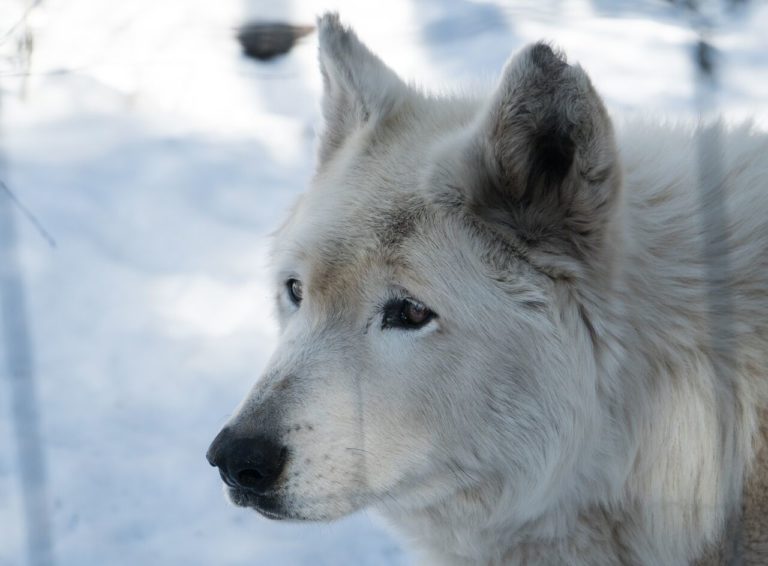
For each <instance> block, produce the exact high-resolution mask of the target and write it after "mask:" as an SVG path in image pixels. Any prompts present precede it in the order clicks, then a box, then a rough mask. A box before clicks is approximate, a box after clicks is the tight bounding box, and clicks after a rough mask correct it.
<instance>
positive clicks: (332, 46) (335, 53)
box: [317, 13, 407, 164]
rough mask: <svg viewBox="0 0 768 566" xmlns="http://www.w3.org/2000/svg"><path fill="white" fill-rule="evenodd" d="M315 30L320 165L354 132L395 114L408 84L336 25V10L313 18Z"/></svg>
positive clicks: (337, 18) (351, 34)
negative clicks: (320, 80) (319, 82)
mask: <svg viewBox="0 0 768 566" xmlns="http://www.w3.org/2000/svg"><path fill="white" fill-rule="evenodd" d="M317 29H318V34H319V38H320V53H319V56H320V71H321V73H322V75H323V90H324V92H323V117H324V119H325V131H324V132H323V135H322V138H321V142H320V162H321V164H322V163H323V162H324V161H326V160H328V159H329V158H330V157H331V155H332V154H333V153H334V151H336V150H337V149H338V148H339V147H341V146H342V145H343V143H344V140H345V139H346V138H347V136H348V135H349V134H350V133H352V132H353V131H354V130H356V129H357V128H360V127H361V126H363V125H364V124H367V123H374V124H375V123H376V122H377V121H379V120H382V119H383V118H385V117H386V116H388V115H390V114H391V113H392V112H394V111H395V109H396V108H397V106H398V103H399V102H400V101H401V100H402V99H403V98H404V96H405V93H406V91H407V86H406V85H405V84H404V83H403V81H401V80H400V78H399V77H398V76H397V75H396V74H395V73H394V72H393V71H392V70H391V69H390V68H389V67H387V66H386V65H385V64H384V63H383V62H382V61H381V59H379V58H378V57H376V55H374V54H373V53H371V51H370V50H369V49H368V48H367V47H366V46H365V45H364V44H363V43H362V42H361V41H360V40H359V39H358V38H357V35H355V33H354V32H353V31H352V30H351V29H350V28H348V27H345V26H343V25H342V24H341V22H340V21H339V16H338V14H336V13H327V14H324V15H323V16H321V17H320V18H318V21H317Z"/></svg>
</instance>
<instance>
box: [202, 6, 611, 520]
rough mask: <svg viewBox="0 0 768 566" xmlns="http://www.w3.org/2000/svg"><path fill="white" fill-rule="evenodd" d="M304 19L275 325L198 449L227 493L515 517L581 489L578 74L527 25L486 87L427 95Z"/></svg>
mask: <svg viewBox="0 0 768 566" xmlns="http://www.w3.org/2000/svg"><path fill="white" fill-rule="evenodd" d="M318 27H319V35H320V68H321V72H322V76H323V81H324V97H323V115H324V119H325V130H324V133H323V134H322V137H321V141H320V150H319V163H318V167H317V172H316V175H315V178H314V181H313V183H312V187H311V188H310V189H309V191H308V192H307V193H306V194H305V195H303V196H302V197H301V199H300V200H299V201H298V203H297V204H296V206H295V207H294V209H293V210H292V212H291V214H290V217H289V218H288V220H287V221H286V222H285V224H284V225H283V226H282V227H281V229H280V230H279V231H278V233H277V234H276V237H275V242H274V250H273V259H274V266H275V269H274V288H275V300H276V302H277V305H278V312H279V320H280V343H279V346H278V348H277V351H276V352H275V353H274V355H273V357H272V358H271V361H270V362H269V364H268V367H267V369H266V371H265V372H264V375H263V377H262V378H261V379H260V380H259V381H258V382H257V383H256V385H255V387H254V388H253V390H252V391H251V393H250V394H249V395H248V396H247V397H246V399H245V400H244V401H243V403H242V405H241V406H240V408H239V409H238V410H237V411H236V413H235V415H234V416H233V417H232V418H231V420H230V421H229V423H228V424H227V425H226V427H225V428H224V429H223V430H222V431H221V433H220V434H219V435H218V436H217V438H216V439H215V441H214V442H213V444H212V445H211V448H210V450H209V453H208V458H209V461H210V462H211V463H212V464H213V465H215V466H218V467H219V469H220V472H221V475H222V478H223V479H224V481H225V483H226V484H227V486H228V487H227V489H228V493H229V496H230V498H231V499H232V501H234V502H235V503H236V504H239V505H243V506H249V507H253V508H255V509H257V510H258V511H260V512H261V513H263V514H264V515H266V516H269V517H272V518H289V519H304V520H327V519H333V518H336V517H340V516H342V515H345V514H347V513H350V512H352V511H355V510H357V509H359V508H362V507H364V506H368V505H376V506H379V507H383V508H384V509H385V510H387V511H389V512H392V513H397V512H398V511H407V510H417V509H421V510H424V509H429V508H437V507H439V506H440V505H441V504H444V503H445V502H448V501H450V502H453V503H454V504H456V502H461V501H464V502H469V501H473V502H474V503H475V504H476V505H475V507H473V508H472V509H474V510H476V511H477V510H481V511H478V512H480V513H486V512H489V511H488V510H489V509H492V506H493V504H496V503H498V502H499V501H503V502H505V504H507V505H509V506H510V508H514V509H516V510H517V511H516V513H517V514H518V515H519V517H520V520H526V519H530V518H533V517H535V516H536V515H537V514H538V513H541V512H542V511H543V510H545V509H548V508H550V507H552V506H553V505H558V503H560V502H562V500H563V499H564V498H571V497H583V496H585V495H584V493H585V492H586V491H588V487H587V486H589V485H590V482H597V481H599V478H600V477H601V473H602V472H601V463H600V462H601V461H600V458H601V457H600V454H601V453H602V452H603V449H604V448H605V442H607V441H608V440H607V439H608V437H609V436H610V428H611V425H610V415H607V414H605V411H606V409H605V406H606V405H605V403H601V401H600V397H601V395H604V394H605V392H604V391H603V388H602V386H601V383H600V381H599V377H598V373H599V372H598V367H597V361H596V356H597V354H596V346H595V342H594V334H595V328H594V324H596V323H595V322H594V321H590V315H589V308H590V307H589V302H590V301H593V300H596V299H595V297H590V296H588V295H589V294H588V293H587V292H586V291H585V289H587V288H589V289H593V290H594V289H596V288H599V287H600V285H601V284H602V282H603V280H604V279H605V278H607V277H608V275H607V274H608V273H609V272H610V265H611V261H612V260H611V252H610V250H611V248H612V242H611V239H612V237H613V236H612V234H613V232H612V228H611V226H612V217H613V216H614V214H613V213H614V211H615V209H616V201H617V199H618V197H619V188H620V178H619V166H618V161H617V159H618V158H617V152H616V149H615V145H614V140H613V133H612V127H611V123H610V120H609V118H608V116H607V114H606V111H605V109H604V107H603V104H602V102H601V101H600V98H599V97H598V95H597V94H596V93H595V91H594V89H593V87H592V85H591V84H590V81H589V79H588V77H587V75H586V74H585V72H584V71H583V70H582V69H581V68H580V67H578V66H571V65H569V64H567V63H566V61H565V59H564V57H563V56H562V55H560V54H558V53H557V52H555V51H553V49H551V48H550V47H549V46H547V45H545V44H541V43H540V44H535V45H532V46H529V47H527V48H525V49H523V50H522V51H521V52H519V53H518V54H517V55H515V56H514V57H513V58H512V59H511V60H510V61H509V63H508V64H507V66H506V68H505V69H504V71H503V74H502V76H501V79H500V81H499V84H498V86H497V87H496V89H495V91H494V92H493V93H492V95H491V96H490V97H489V98H488V99H487V100H482V101H477V100H466V99H460V98H452V97H433V96H427V95H424V94H423V93H421V92H419V91H417V90H415V89H413V88H411V87H409V86H408V85H406V84H405V83H404V82H403V81H401V80H400V79H399V78H398V77H397V76H396V75H395V73H394V72H393V71H392V70H390V69H389V68H388V67H387V66H385V65H384V64H383V63H382V61H381V60H379V59H378V58H377V57H376V56H375V55H374V54H372V53H371V52H370V51H369V50H368V49H367V48H366V47H365V46H364V45H363V44H362V43H361V42H360V41H359V40H358V38H357V37H356V36H355V34H354V33H353V32H352V31H351V30H349V29H347V28H345V27H344V26H342V25H341V24H340V23H339V20H338V18H337V16H335V15H326V16H324V17H323V18H321V19H320V21H319V26H318ZM467 512H468V513H470V512H472V511H471V510H469V508H468V511H467Z"/></svg>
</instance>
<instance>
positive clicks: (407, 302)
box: [381, 299, 437, 330]
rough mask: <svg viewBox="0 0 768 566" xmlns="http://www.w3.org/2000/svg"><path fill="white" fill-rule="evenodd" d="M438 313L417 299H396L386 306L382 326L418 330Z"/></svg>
mask: <svg viewBox="0 0 768 566" xmlns="http://www.w3.org/2000/svg"><path fill="white" fill-rule="evenodd" d="M436 316H437V315H436V314H435V313H433V312H432V311H431V310H429V308H427V306H426V305H425V304H424V303H420V302H419V301H417V300H415V299H395V300H393V301H390V302H389V303H387V304H386V305H385V306H384V318H383V320H382V323H381V327H382V328H402V329H403V330H416V329H418V328H421V327H422V326H424V325H425V324H427V323H428V322H429V321H430V320H432V319H433V318H435V317H436Z"/></svg>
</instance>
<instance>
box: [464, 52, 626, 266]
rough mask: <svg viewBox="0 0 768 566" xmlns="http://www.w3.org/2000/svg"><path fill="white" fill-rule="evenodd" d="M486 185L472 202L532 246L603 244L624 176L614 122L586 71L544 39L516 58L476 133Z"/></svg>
mask: <svg viewBox="0 0 768 566" xmlns="http://www.w3.org/2000/svg"><path fill="white" fill-rule="evenodd" d="M472 140H473V141H472V145H473V147H472V151H471V152H470V153H471V154H474V158H473V160H474V161H475V167H476V166H477V162H478V160H479V162H480V165H481V167H482V169H483V170H484V171H485V172H486V175H485V176H484V178H485V182H483V183H481V184H480V185H478V186H475V187H474V189H473V191H472V195H471V202H472V205H473V208H475V209H476V211H477V212H479V213H480V214H485V215H489V214H490V215H491V216H492V217H493V219H494V220H495V221H497V222H502V223H503V224H505V225H506V226H508V227H511V228H512V229H513V230H514V231H515V232H516V233H517V235H518V237H520V238H521V239H522V240H524V241H526V242H528V243H529V244H534V245H535V244H537V243H548V244H551V243H552V241H553V240H558V242H557V244H558V245H559V247H562V245H560V244H564V245H567V246H568V248H569V249H568V250H567V251H569V252H573V253H576V254H577V255H584V254H586V253H587V252H588V251H589V248H591V247H594V246H595V245H599V243H600V241H601V239H602V236H603V235H604V230H603V227H604V225H605V224H606V222H607V221H608V218H609V216H610V211H611V209H612V208H613V207H612V206H611V205H612V203H613V202H614V201H615V200H616V199H617V196H618V192H619V185H620V174H619V165H618V158H617V152H616V148H615V144H614V139H613V127H612V125H611V121H610V118H609V117H608V114H607V112H606V110H605V108H604V106H603V103H602V101H601V100H600V97H599V96H598V95H597V93H596V92H595V90H594V89H593V87H592V85H591V83H590V81H589V78H588V77H587V75H586V73H585V72H584V71H583V70H582V69H581V67H579V66H570V65H568V64H567V63H566V61H565V58H564V57H563V56H562V55H560V54H558V53H556V52H554V51H553V50H552V49H551V48H550V47H549V46H548V45H546V44H543V43H537V44H534V45H532V46H529V47H527V48H525V49H524V50H523V51H522V52H520V53H519V54H518V55H516V56H515V57H513V58H512V59H511V60H510V62H509V63H508V64H507V66H506V68H505V69H504V73H503V76H502V79H501V82H500V84H499V86H498V88H497V90H496V92H495V93H494V95H493V97H492V98H491V100H490V103H489V107H488V108H487V109H486V110H485V114H484V115H483V116H482V119H481V121H480V123H479V126H478V130H477V131H476V132H475V133H474V134H472Z"/></svg>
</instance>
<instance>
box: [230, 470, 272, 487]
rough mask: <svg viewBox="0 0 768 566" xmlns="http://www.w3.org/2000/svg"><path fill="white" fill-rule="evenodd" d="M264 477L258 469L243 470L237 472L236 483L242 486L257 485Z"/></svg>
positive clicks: (262, 481)
mask: <svg viewBox="0 0 768 566" xmlns="http://www.w3.org/2000/svg"><path fill="white" fill-rule="evenodd" d="M264 477H265V476H264V474H262V473H261V472H260V471H259V470H243V471H242V472H240V473H239V474H237V483H239V484H240V485H241V486H242V487H251V488H253V487H258V486H260V485H261V484H262V483H264Z"/></svg>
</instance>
